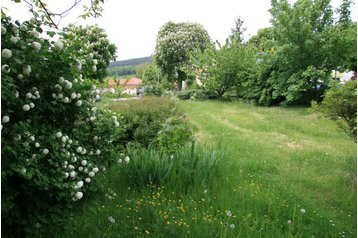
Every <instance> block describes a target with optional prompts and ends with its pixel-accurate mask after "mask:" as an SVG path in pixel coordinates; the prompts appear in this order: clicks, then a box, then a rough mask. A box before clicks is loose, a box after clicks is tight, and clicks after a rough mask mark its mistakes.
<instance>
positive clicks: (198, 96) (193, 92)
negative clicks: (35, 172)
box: [177, 89, 217, 100]
mask: <svg viewBox="0 0 358 238" xmlns="http://www.w3.org/2000/svg"><path fill="white" fill-rule="evenodd" d="M177 97H178V98H179V99H181V100H189V99H191V100H206V99H215V98H217V96H215V94H214V93H212V92H210V91H206V90H202V89H187V90H183V91H180V92H178V93H177Z"/></svg>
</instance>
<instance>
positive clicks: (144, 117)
mask: <svg viewBox="0 0 358 238" xmlns="http://www.w3.org/2000/svg"><path fill="white" fill-rule="evenodd" d="M108 108H109V109H111V110H113V111H116V112H118V113H119V114H120V115H122V116H121V117H122V120H123V121H124V124H125V128H126V129H125V133H124V137H123V138H122V142H118V143H119V144H124V143H127V142H135V143H139V144H141V145H142V146H143V147H148V146H149V145H150V144H152V143H154V144H155V143H156V138H157V135H158V132H159V131H160V130H161V129H162V124H163V123H164V122H165V121H166V120H167V119H168V118H169V117H171V116H174V115H175V113H176V112H175V104H174V102H173V101H171V100H170V99H169V98H168V97H143V98H141V99H140V100H132V101H126V102H121V103H116V104H111V105H108Z"/></svg>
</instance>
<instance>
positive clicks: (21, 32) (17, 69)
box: [1, 17, 123, 237]
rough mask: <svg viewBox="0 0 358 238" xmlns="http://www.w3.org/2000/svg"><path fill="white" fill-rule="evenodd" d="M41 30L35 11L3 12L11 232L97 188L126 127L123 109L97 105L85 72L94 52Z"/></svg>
mask: <svg viewBox="0 0 358 238" xmlns="http://www.w3.org/2000/svg"><path fill="white" fill-rule="evenodd" d="M40 32H43V31H42V29H41V25H40V24H38V23H36V21H35V20H34V19H31V20H30V21H25V22H23V23H20V22H18V21H15V22H11V20H10V19H9V18H8V17H2V18H1V42H2V44H1V51H2V54H1V60H2V71H1V79H2V82H1V114H2V115H1V116H2V130H1V147H2V150H1V169H2V179H1V186H2V188H3V189H2V200H1V202H2V206H1V210H2V234H3V235H4V236H9V237H25V236H26V237H30V236H34V235H35V234H36V236H39V235H40V234H41V231H42V230H39V227H41V226H45V225H48V224H54V223H58V224H61V222H62V221H63V220H62V219H63V217H61V212H62V211H63V210H64V209H65V208H68V207H74V204H75V203H76V201H78V200H80V199H81V198H82V197H83V196H84V197H86V196H87V194H88V193H89V192H91V191H93V190H94V189H96V187H97V186H96V178H95V176H96V174H97V173H99V174H100V173H101V172H103V171H104V170H105V169H106V167H108V166H109V165H110V164H111V163H112V162H113V161H114V157H115V154H116V153H117V150H116V145H115V144H113V143H112V142H113V141H116V140H117V139H118V138H119V137H120V136H121V133H122V131H123V127H122V126H120V123H119V122H118V120H120V119H118V118H117V117H116V115H115V114H113V113H112V112H110V111H106V112H104V111H101V110H97V108H96V107H95V104H94V102H95V96H96V93H95V92H96V91H95V89H96V87H95V86H94V85H91V84H89V83H88V82H86V81H84V79H83V78H82V74H81V73H83V76H84V77H85V76H88V74H87V71H86V70H83V71H81V67H78V62H82V61H83V60H84V61H86V60H91V59H87V58H82V56H83V55H81V54H78V52H77V49H76V48H74V47H72V46H68V45H64V43H63V42H62V41H61V40H58V41H53V40H52V39H51V38H50V39H49V40H48V39H44V38H42V37H40V36H39V33H40ZM46 33H47V34H48V35H49V36H52V35H53V32H46ZM53 69H56V70H53Z"/></svg>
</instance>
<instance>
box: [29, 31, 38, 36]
mask: <svg viewBox="0 0 358 238" xmlns="http://www.w3.org/2000/svg"><path fill="white" fill-rule="evenodd" d="M29 33H30V35H32V36H33V37H38V36H39V33H38V32H37V31H34V30H32V31H29Z"/></svg>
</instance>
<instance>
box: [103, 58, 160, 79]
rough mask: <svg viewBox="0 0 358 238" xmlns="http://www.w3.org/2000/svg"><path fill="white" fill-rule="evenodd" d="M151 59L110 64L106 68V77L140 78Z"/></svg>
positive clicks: (136, 59)
mask: <svg viewBox="0 0 358 238" xmlns="http://www.w3.org/2000/svg"><path fill="white" fill-rule="evenodd" d="M152 61H153V59H152V57H150V56H148V57H142V58H135V59H129V60H121V61H116V62H112V63H110V64H109V66H108V68H107V76H110V77H113V76H119V77H121V76H128V75H133V76H136V77H139V78H141V77H142V73H143V70H144V69H145V68H146V67H147V66H148V65H149V64H150V62H152Z"/></svg>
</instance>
